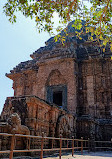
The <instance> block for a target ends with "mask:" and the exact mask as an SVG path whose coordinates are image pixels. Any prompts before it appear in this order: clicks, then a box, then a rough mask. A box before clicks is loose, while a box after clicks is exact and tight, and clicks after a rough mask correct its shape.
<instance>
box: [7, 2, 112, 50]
mask: <svg viewBox="0 0 112 159" xmlns="http://www.w3.org/2000/svg"><path fill="white" fill-rule="evenodd" d="M84 2H85V3H84ZM88 2H90V4H91V5H90V7H89V6H88V5H86V4H87V3H88ZM18 11H19V12H22V14H23V15H24V16H25V17H30V18H31V19H35V22H36V26H37V28H38V30H39V32H41V31H43V30H44V31H47V32H49V33H50V34H53V29H54V19H53V18H54V13H58V16H59V23H60V25H61V26H58V27H57V28H56V31H57V32H60V31H61V30H62V29H63V27H64V26H65V25H66V24H68V22H70V21H72V20H73V19H75V22H74V24H73V25H72V27H74V28H75V29H76V30H77V32H76V36H78V37H79V38H81V35H82V34H85V33H90V37H89V39H88V40H92V41H98V42H99V41H103V42H102V43H101V44H100V45H101V47H103V48H104V50H105V47H106V45H107V43H109V44H110V47H111V50H112V0H88V1H87V0H86V1H85V0H7V3H6V4H5V5H4V13H5V14H6V16H8V17H9V21H10V22H11V23H14V22H16V19H17V17H16V12H18ZM81 20H85V21H86V24H85V31H84V29H83V26H82V23H81ZM65 33H66V30H65ZM66 34H67V33H66ZM59 38H60V39H61V40H62V43H63V44H64V42H65V38H64V37H56V38H55V40H56V39H59Z"/></svg>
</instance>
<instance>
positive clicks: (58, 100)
mask: <svg viewBox="0 0 112 159" xmlns="http://www.w3.org/2000/svg"><path fill="white" fill-rule="evenodd" d="M53 103H54V104H56V105H58V106H62V91H56V92H53Z"/></svg>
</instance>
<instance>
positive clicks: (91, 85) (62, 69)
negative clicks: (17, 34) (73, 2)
mask: <svg viewBox="0 0 112 159" xmlns="http://www.w3.org/2000/svg"><path fill="white" fill-rule="evenodd" d="M72 23H73V22H72ZM72 23H70V24H69V25H68V27H67V32H68V36H66V39H65V45H62V43H61V42H60V41H57V42H55V41H54V37H52V38H50V39H49V40H48V41H47V42H46V43H45V44H46V46H45V47H41V48H39V49H38V50H37V51H35V52H34V53H33V54H32V55H31V58H32V60H30V61H26V62H21V63H20V64H19V65H18V66H16V67H15V68H14V69H13V70H11V71H10V73H9V74H6V76H7V77H8V78H10V79H12V80H13V89H14V97H8V98H7V99H6V102H5V105H4V108H3V111H2V114H1V120H6V119H7V118H8V117H9V116H10V115H11V114H12V113H13V112H17V113H18V114H19V115H20V117H21V120H22V124H24V125H26V126H28V128H29V129H30V133H31V134H32V135H41V133H42V132H45V133H46V136H55V137H58V136H59V134H60V133H61V134H62V135H63V137H71V136H72V135H74V136H75V137H77V138H80V137H82V136H83V137H84V138H86V139H87V138H88V137H89V138H91V139H97V140H110V139H111V138H112V61H111V59H110V56H111V52H110V49H109V46H107V48H106V51H105V53H102V50H101V49H100V48H99V46H98V45H97V43H95V42H87V36H89V35H87V34H86V35H83V36H82V39H81V40H80V39H78V38H77V37H76V35H75V29H74V28H73V27H72ZM83 23H84V22H83ZM61 35H62V36H63V35H64V31H62V32H61ZM12 108H13V109H12Z"/></svg>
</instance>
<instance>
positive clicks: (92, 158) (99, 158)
mask: <svg viewBox="0 0 112 159" xmlns="http://www.w3.org/2000/svg"><path fill="white" fill-rule="evenodd" d="M44 159H59V156H57V157H47V158H44ZM62 159H112V152H90V153H87V152H86V153H84V154H83V155H81V154H78V153H76V154H74V156H73V157H72V155H71V154H66V155H63V156H62Z"/></svg>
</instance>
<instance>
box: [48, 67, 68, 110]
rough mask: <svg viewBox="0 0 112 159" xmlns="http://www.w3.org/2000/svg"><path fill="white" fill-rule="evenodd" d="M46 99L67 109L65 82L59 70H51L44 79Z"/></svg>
mask: <svg viewBox="0 0 112 159" xmlns="http://www.w3.org/2000/svg"><path fill="white" fill-rule="evenodd" d="M46 100H47V102H48V103H50V104H53V103H54V104H55V105H57V106H59V107H60V108H63V109H65V110H66V109H67V83H66V80H65V79H64V77H63V75H62V74H61V73H60V71H59V70H57V69H56V70H52V71H51V73H50V74H49V76H48V79H47V81H46Z"/></svg>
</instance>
